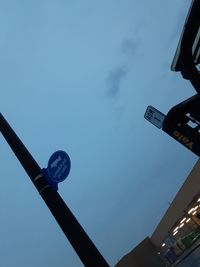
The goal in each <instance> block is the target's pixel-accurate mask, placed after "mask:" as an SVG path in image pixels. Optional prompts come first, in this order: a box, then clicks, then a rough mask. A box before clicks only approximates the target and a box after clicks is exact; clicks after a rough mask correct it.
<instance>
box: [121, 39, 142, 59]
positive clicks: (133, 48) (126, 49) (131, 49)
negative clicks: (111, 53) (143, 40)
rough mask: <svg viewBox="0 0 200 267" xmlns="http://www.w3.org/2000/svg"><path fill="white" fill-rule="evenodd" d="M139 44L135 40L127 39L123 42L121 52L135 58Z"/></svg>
mask: <svg viewBox="0 0 200 267" xmlns="http://www.w3.org/2000/svg"><path fill="white" fill-rule="evenodd" d="M138 46H139V44H138V42H137V41H136V40H134V39H126V40H124V41H123V42H122V45H121V51H122V53H123V54H125V55H127V56H134V55H135V54H136V52H137V49H138Z"/></svg>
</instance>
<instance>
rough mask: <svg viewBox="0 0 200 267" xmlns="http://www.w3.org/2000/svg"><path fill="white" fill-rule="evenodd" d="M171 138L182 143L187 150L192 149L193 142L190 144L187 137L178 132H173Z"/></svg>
mask: <svg viewBox="0 0 200 267" xmlns="http://www.w3.org/2000/svg"><path fill="white" fill-rule="evenodd" d="M173 136H174V137H175V138H176V139H177V140H178V141H180V142H181V143H183V144H184V145H185V146H186V147H187V148H189V149H192V148H193V144H194V142H192V141H191V140H190V139H189V138H188V137H187V136H185V135H183V134H181V133H180V132H179V131H174V132H173Z"/></svg>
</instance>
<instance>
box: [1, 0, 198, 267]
mask: <svg viewBox="0 0 200 267" xmlns="http://www.w3.org/2000/svg"><path fill="white" fill-rule="evenodd" d="M190 2H191V1H189V0H168V1H164V0H153V1H145V0H132V1H131V0H101V1H94V0H85V1H82V0H73V1H71V0H66V1H64V0H56V1H55V0H48V1H47V0H34V1H25V0H18V1H14V0H10V1H4V0H0V88H1V89H0V106H1V112H2V114H3V115H4V116H5V117H6V119H7V120H8V121H9V123H10V124H11V125H12V127H13V128H14V129H15V131H16V133H17V134H18V135H19V137H20V138H21V139H22V141H23V142H24V144H25V145H26V146H27V148H28V149H29V150H30V152H31V153H32V155H33V156H34V158H35V159H36V160H37V162H38V163H39V165H40V166H41V167H46V166H47V162H48V159H49V157H50V156H51V154H52V153H53V152H55V151H56V150H64V151H66V152H67V153H68V154H69V156H70V158H71V163H72V168H71V172H70V175H69V176H68V178H67V180H66V181H64V182H63V183H61V184H60V185H59V194H60V195H61V196H62V198H63V199H64V201H65V202H66V203H67V205H68V206H69V207H70V209H71V210H72V212H73V213H74V215H75V216H76V218H77V219H78V220H79V222H80V223H81V225H82V226H83V228H84V229H85V230H86V232H87V233H88V235H89V236H90V238H91V239H92V240H93V242H94V243H95V245H96V246H97V248H98V249H99V250H100V252H101V253H102V254H103V256H104V257H105V259H106V260H107V262H108V263H109V264H110V266H114V265H115V264H116V263H117V262H118V261H119V259H120V258H121V257H122V256H123V255H124V254H126V253H128V252H129V251H130V250H132V249H133V248H134V247H135V246H136V245H137V244H138V243H139V242H141V241H142V240H143V239H144V238H145V237H146V236H151V234H152V233H153V231H154V229H155V227H156V226H157V224H158V223H159V221H160V219H161V218H162V216H163V215H164V213H165V211H166V209H167V208H168V206H169V202H171V201H172V200H173V198H174V196H175V194H176V192H177V191H178V189H179V188H180V186H181V185H182V184H183V182H184V180H185V179H186V177H187V176H188V174H189V173H190V171H191V169H192V167H193V166H194V164H195V162H196V161H197V159H198V158H197V156H195V155H194V154H192V152H190V151H189V150H187V149H186V148H185V147H184V146H181V145H180V144H179V143H177V142H176V141H175V140H173V139H172V138H171V137H170V136H168V135H167V134H166V133H164V132H163V131H162V130H159V129H157V128H156V127H154V126H153V125H152V124H150V123H149V122H148V121H146V120H145V119H144V113H145V110H146V107H147V106H148V105H152V106H154V107H155V108H157V109H158V110H160V111H161V112H163V113H164V114H167V112H168V111H169V110H170V109H171V108H172V107H173V106H174V105H176V104H178V103H180V102H181V101H183V100H185V99H187V98H189V97H190V96H192V95H194V94H195V91H194V89H193V87H192V85H191V84H190V83H189V81H187V80H184V79H183V78H182V77H181V75H180V73H175V72H172V71H171V70H170V66H171V63H172V60H173V56H174V53H175V50H176V47H177V44H178V40H179V37H180V34H181V31H182V27H183V25H184V21H185V17H186V14H187V11H188V8H189V6H190ZM0 162H1V164H0V171H1V177H0V179H1V187H0V217H1V220H0V236H1V238H0V265H1V266H3V267H18V266H20V267H25V266H29V267H33V266H34V267H35V266H37V267H44V266H48V267H54V266H59V267H64V266H70V267H81V266H83V265H82V263H81V261H80V260H79V258H78V256H77V255H76V253H75V252H74V250H73V249H72V247H71V245H70V244H69V242H68V240H67V239H66V238H65V236H64V234H63V233H62V231H61V230H60V228H59V226H58V225H57V223H56V222H55V220H54V218H53V217H52V215H51V214H50V212H49V210H48V209H47V207H46V206H45V204H44V202H43V201H42V199H41V197H40V196H39V194H38V192H37V191H36V189H35V188H34V186H33V185H32V183H31V182H30V179H29V177H28V176H27V174H26V173H25V171H24V170H23V168H22V167H21V165H20V164H19V162H18V160H17V159H16V158H15V156H14V154H13V153H12V151H11V149H10V148H9V146H8V145H7V143H6V142H5V140H4V139H3V137H2V136H1V138H0Z"/></svg>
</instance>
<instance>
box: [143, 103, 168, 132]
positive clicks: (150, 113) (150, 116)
mask: <svg viewBox="0 0 200 267" xmlns="http://www.w3.org/2000/svg"><path fill="white" fill-rule="evenodd" d="M144 117H145V119H146V120H148V121H150V122H151V123H152V124H153V125H154V126H156V127H157V128H159V129H160V128H162V126H163V121H164V119H165V115H164V114H163V113H162V112H160V111H159V110H157V109H156V108H154V107H152V106H148V107H147V110H146V112H145V114H144Z"/></svg>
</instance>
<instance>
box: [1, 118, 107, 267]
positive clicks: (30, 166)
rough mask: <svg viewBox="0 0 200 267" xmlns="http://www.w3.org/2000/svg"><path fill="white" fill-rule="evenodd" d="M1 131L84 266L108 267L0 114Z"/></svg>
mask: <svg viewBox="0 0 200 267" xmlns="http://www.w3.org/2000/svg"><path fill="white" fill-rule="evenodd" d="M0 132H1V133H2V135H3V136H4V138H5V139H6V141H7V142H8V144H9V146H10V147H11V149H12V150H13V152H14V153H15V155H16V157H17V158H18V160H19V161H20V163H21V165H22V166H23V168H24V169H25V171H26V172H27V174H28V176H29V177H30V179H31V181H32V182H33V184H34V186H35V187H36V189H37V190H38V192H39V194H40V195H41V197H42V198H43V200H44V202H45V203H46V205H47V207H48V208H49V210H50V211H51V213H52V215H53V216H54V218H55V219H56V221H57V223H58V224H59V225H60V227H61V229H62V230H63V232H64V234H65V236H66V237H67V239H68V240H69V242H70V244H71V245H72V247H73V248H74V250H75V251H76V253H77V254H78V256H79V258H80V260H81V261H82V263H83V264H84V266H86V267H109V265H108V263H107V262H106V261H105V259H104V258H103V256H102V255H101V253H100V252H99V251H98V249H97V248H96V247H95V245H94V243H93V242H92V241H91V239H90V238H89V236H88V235H87V234H86V232H85V231H84V229H83V228H82V226H81V225H80V224H79V222H78V221H77V219H76V218H75V216H74V215H73V213H72V212H71V210H70V209H69V208H68V206H67V205H66V204H65V202H64V201H63V199H62V198H61V197H60V195H59V194H58V193H57V192H56V191H54V190H53V189H52V188H51V186H50V185H49V184H48V182H47V180H46V179H45V178H44V176H43V174H42V172H41V168H40V166H39V165H38V164H37V162H36V161H35V159H34V158H33V157H32V155H31V154H30V152H29V151H28V149H27V148H26V147H25V145H24V144H23V143H22V141H21V140H20V139H19V137H18V136H17V135H16V133H15V132H14V130H13V129H12V128H11V126H10V125H9V123H8V122H7V121H6V119H5V118H4V117H3V115H2V114H1V113H0Z"/></svg>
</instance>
